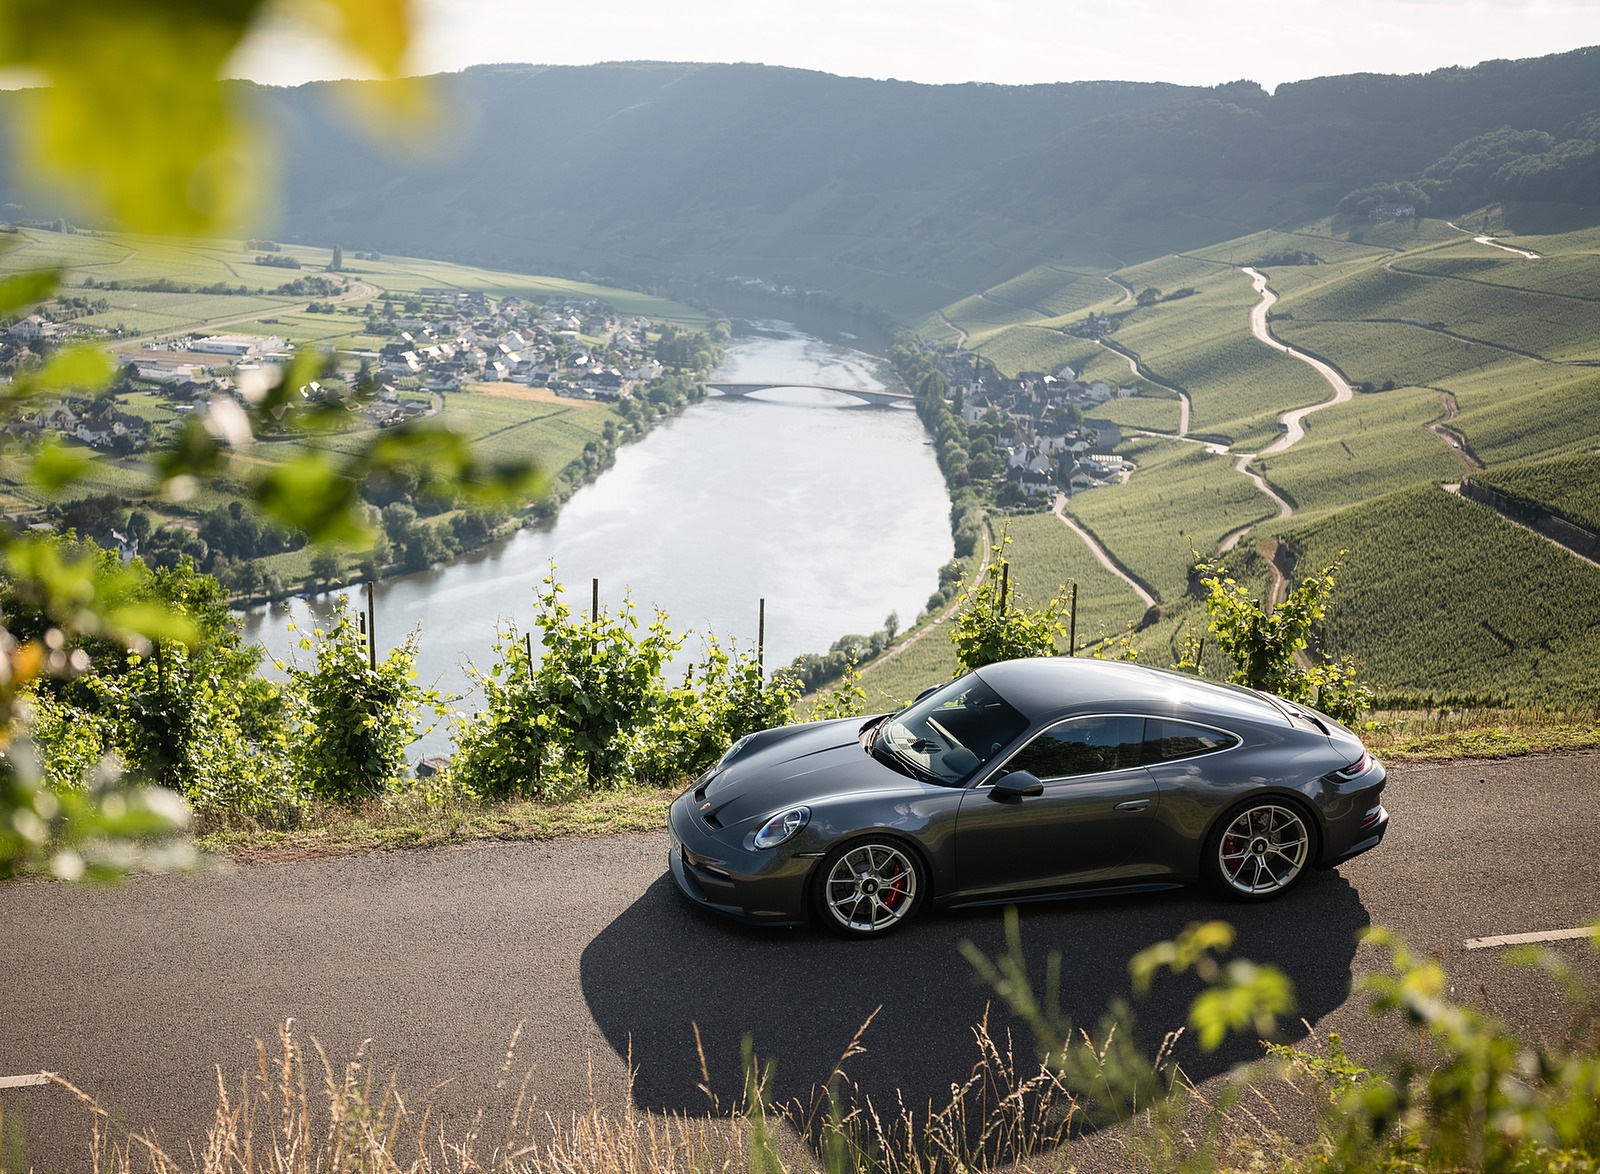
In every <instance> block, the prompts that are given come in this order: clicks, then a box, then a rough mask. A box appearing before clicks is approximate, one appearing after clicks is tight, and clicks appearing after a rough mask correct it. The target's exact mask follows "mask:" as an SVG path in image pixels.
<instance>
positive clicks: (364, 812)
mask: <svg viewBox="0 0 1600 1174" xmlns="http://www.w3.org/2000/svg"><path fill="white" fill-rule="evenodd" d="M1373 722H1374V728H1372V729H1370V730H1368V731H1366V732H1365V733H1364V734H1363V738H1364V740H1365V741H1366V744H1367V746H1368V747H1369V748H1370V749H1371V750H1372V751H1373V753H1375V754H1377V755H1378V756H1379V757H1380V758H1382V759H1384V760H1385V761H1386V762H1389V763H1391V764H1393V763H1404V762H1447V761H1450V760H1452V759H1463V758H1520V757H1524V756H1527V755H1530V754H1560V753H1571V752H1574V751H1579V750H1600V708H1594V709H1582V710H1547V709H1472V710H1437V711H1433V710H1424V711H1388V712H1383V713H1379V714H1376V715H1374V718H1373ZM677 793H678V792H677V790H676V789H675V788H674V789H667V790H643V789H641V790H623V791H606V792H603V793H601V794H598V795H586V796H581V797H578V798H574V799H569V800H565V801H562V802H559V803H551V802H536V801H533V800H517V801H515V802H511V803H477V802H462V801H459V800H455V801H449V802H444V803H438V802H435V803H428V802H425V801H423V800H421V799H398V800H391V801H390V802H388V803H383V802H379V801H376V800H374V801H373V802H371V803H369V804H367V805H365V806H364V807H360V808H357V809H353V810H352V809H346V808H339V807H320V808H318V809H317V810H315V811H313V812H312V813H310V814H309V815H307V816H305V817H303V818H302V819H301V820H300V821H299V822H298V823H297V824H296V825H295V826H293V827H269V826H267V825H265V824H263V823H260V822H257V821H254V820H247V819H242V818H232V819H227V818H211V819H207V820H203V821H202V823H201V826H200V829H199V834H198V835H197V836H196V842H197V844H198V845H199V847H200V848H201V849H202V850H204V851H207V852H211V853H215V854H217V855H220V856H225V857H227V858H228V859H230V860H232V861H234V862H235V863H239V864H267V863H273V862H281V861H289V860H311V859H316V858H318V857H325V856H350V855H359V854H361V853H366V852H382V851H388V850H390V849H396V848H436V847H439V846H441V845H444V844H463V843H470V842H473V841H483V840H560V839H571V838H576V837H584V836H612V835H621V834H624V833H627V832H652V831H659V830H661V829H662V828H663V827H665V826H666V817H667V807H668V805H669V804H670V803H671V802H672V799H673V797H674V796H675V795H676V794H677Z"/></svg>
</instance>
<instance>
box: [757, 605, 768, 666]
mask: <svg viewBox="0 0 1600 1174" xmlns="http://www.w3.org/2000/svg"><path fill="white" fill-rule="evenodd" d="M766 666H767V600H766V596H762V598H761V606H760V607H759V608H758V609H757V612H756V671H757V672H758V673H759V672H765V671H766Z"/></svg>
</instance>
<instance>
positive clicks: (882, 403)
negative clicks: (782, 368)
mask: <svg viewBox="0 0 1600 1174" xmlns="http://www.w3.org/2000/svg"><path fill="white" fill-rule="evenodd" d="M782 387H796V388H801V389H804V390H807V391H837V392H839V393H840V394H842V395H852V396H855V397H856V398H857V399H859V400H861V401H862V405H863V406H871V407H892V406H893V405H895V404H910V403H914V402H915V399H914V397H913V396H911V395H910V394H909V393H907V392H904V391H886V390H883V389H881V388H878V389H873V388H866V387H836V386H834V385H832V384H829V383H783V382H769V383H754V382H746V381H742V380H729V379H709V380H707V381H706V389H707V390H708V391H720V392H721V393H722V394H723V395H731V396H747V395H750V394H752V393H754V392H757V391H773V390H775V389H777V388H782Z"/></svg>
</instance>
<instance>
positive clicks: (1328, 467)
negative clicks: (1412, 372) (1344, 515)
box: [1259, 388, 1462, 523]
mask: <svg viewBox="0 0 1600 1174" xmlns="http://www.w3.org/2000/svg"><path fill="white" fill-rule="evenodd" d="M1443 415H1444V412H1443V409H1442V408H1441V407H1440V404H1439V395H1438V393H1437V392H1433V391H1428V390H1424V389H1419V388H1402V389H1399V390H1396V391H1385V392H1378V393H1376V394H1373V395H1358V396H1356V398H1355V399H1353V400H1351V401H1350V402H1349V403H1347V404H1341V405H1340V406H1338V407H1335V408H1329V409H1327V410H1326V411H1324V412H1320V413H1318V415H1317V416H1316V423H1315V425H1314V426H1313V428H1312V429H1311V431H1309V432H1308V433H1307V434H1306V436H1305V439H1303V440H1301V441H1300V443H1299V444H1297V445H1295V446H1294V447H1293V448H1291V449H1289V450H1288V451H1287V452H1283V453H1280V454H1276V455H1274V456H1270V457H1264V458H1262V459H1261V460H1260V462H1259V463H1260V465H1261V468H1262V470H1263V472H1264V473H1265V475H1266V477H1267V479H1268V480H1269V481H1271V482H1272V483H1273V484H1274V485H1276V486H1277V487H1278V488H1279V489H1281V490H1283V491H1284V492H1285V493H1287V494H1288V495H1289V497H1290V498H1291V499H1292V500H1293V501H1294V503H1295V506H1296V515H1295V521H1296V522H1297V523H1299V522H1304V521H1306V520H1310V519H1313V518H1317V517H1321V516H1323V515H1325V514H1330V513H1336V512H1338V511H1339V510H1342V509H1345V508H1347V507H1349V506H1351V505H1354V504H1357V503H1360V502H1364V501H1371V500H1372V499H1374V498H1378V497H1383V496H1385V495H1387V494H1390V493H1395V492H1398V491H1399V490H1402V489H1405V488H1407V487H1410V486H1414V485H1416V484H1417V483H1418V482H1419V481H1449V480H1459V479H1460V476H1461V472H1462V467H1461V462H1460V461H1459V460H1458V459H1457V457H1456V456H1455V454H1454V453H1453V452H1452V451H1451V450H1450V449H1449V448H1448V447H1447V446H1446V444H1445V443H1444V442H1443V441H1441V440H1440V439H1439V438H1438V437H1437V436H1434V435H1433V434H1432V433H1430V432H1428V431H1427V430H1426V426H1427V424H1428V423H1429V422H1430V421H1432V420H1436V419H1439V418H1441V417H1442V416H1443Z"/></svg>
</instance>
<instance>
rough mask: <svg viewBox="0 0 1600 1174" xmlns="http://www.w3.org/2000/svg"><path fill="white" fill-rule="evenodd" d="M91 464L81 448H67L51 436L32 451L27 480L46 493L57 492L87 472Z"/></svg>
mask: <svg viewBox="0 0 1600 1174" xmlns="http://www.w3.org/2000/svg"><path fill="white" fill-rule="evenodd" d="M93 464H94V462H93V461H91V460H90V459H89V458H88V457H87V456H85V455H84V454H83V451H82V450H81V449H75V448H68V447H67V446H66V445H64V444H62V443H61V441H59V440H57V439H56V438H55V437H53V436H52V437H49V438H47V439H46V440H45V441H44V442H43V443H42V444H40V446H39V447H38V449H36V450H35V451H34V454H33V461H32V463H31V464H30V465H29V467H28V481H29V482H30V483H31V484H33V485H37V486H38V487H39V488H40V489H42V490H44V491H45V492H46V493H51V494H53V493H57V492H59V491H60V490H61V489H63V488H65V487H66V486H68V485H70V484H72V482H74V481H76V480H77V479H78V478H79V477H81V476H83V475H84V473H86V472H88V470H89V468H90V467H91V466H92V465H93Z"/></svg>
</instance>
